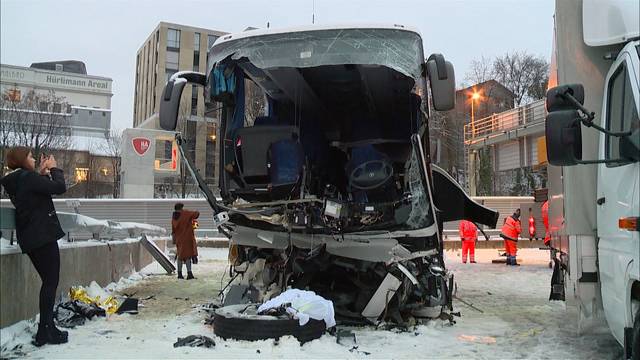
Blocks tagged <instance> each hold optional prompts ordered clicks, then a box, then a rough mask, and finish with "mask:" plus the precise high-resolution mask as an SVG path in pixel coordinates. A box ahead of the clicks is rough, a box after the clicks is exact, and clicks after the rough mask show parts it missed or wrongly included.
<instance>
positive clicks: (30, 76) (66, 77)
mask: <svg viewBox="0 0 640 360" xmlns="http://www.w3.org/2000/svg"><path fill="white" fill-rule="evenodd" d="M0 80H2V83H5V84H19V85H26V86H32V87H40V86H47V85H48V86H50V87H51V88H57V89H69V90H72V89H73V90H86V91H93V92H96V91H97V92H103V93H111V83H112V80H111V79H108V78H100V77H96V76H89V75H75V74H70V73H62V72H54V71H47V70H40V69H31V68H23V67H16V66H11V65H2V68H1V69H0Z"/></svg>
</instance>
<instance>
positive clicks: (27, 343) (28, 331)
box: [0, 273, 147, 359]
mask: <svg viewBox="0 0 640 360" xmlns="http://www.w3.org/2000/svg"><path fill="white" fill-rule="evenodd" d="M145 278H147V276H146V275H144V274H140V273H133V274H131V275H130V276H129V277H127V278H124V277H123V278H120V280H119V281H118V282H117V283H115V282H112V283H110V284H109V285H107V286H105V287H104V288H102V287H100V285H99V284H98V283H96V282H95V281H92V282H91V284H90V285H89V286H88V287H85V288H84V289H85V291H86V293H87V295H88V296H89V297H92V298H95V297H97V296H99V297H100V299H106V298H108V297H109V296H111V295H112V293H114V292H116V291H120V290H122V289H126V288H127V287H130V286H132V285H134V284H136V283H137V282H139V281H141V280H144V279H145ZM66 300H68V296H65V297H64V298H63V300H62V301H63V302H64V301H66ZM118 316H128V315H118ZM39 321H40V315H39V314H38V315H36V316H35V317H34V318H33V319H29V320H23V321H20V322H17V323H15V324H13V325H11V326H7V327H5V328H0V359H10V358H19V357H25V356H27V355H28V354H29V353H30V352H32V351H34V350H36V349H38V348H36V347H35V346H34V345H32V344H31V341H32V340H33V337H34V336H35V334H36V331H37V330H38V322H39ZM104 321H109V320H108V318H99V317H95V318H93V319H92V320H87V324H89V323H90V322H94V323H95V322H98V323H102V322H104ZM94 326H95V325H94ZM97 326H102V327H104V324H103V325H97ZM67 330H69V329H67Z"/></svg>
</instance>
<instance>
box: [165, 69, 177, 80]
mask: <svg viewBox="0 0 640 360" xmlns="http://www.w3.org/2000/svg"><path fill="white" fill-rule="evenodd" d="M175 73H177V71H176V70H169V69H167V72H166V75H167V80H166V82H169V79H170V78H171V75H173V74H175Z"/></svg>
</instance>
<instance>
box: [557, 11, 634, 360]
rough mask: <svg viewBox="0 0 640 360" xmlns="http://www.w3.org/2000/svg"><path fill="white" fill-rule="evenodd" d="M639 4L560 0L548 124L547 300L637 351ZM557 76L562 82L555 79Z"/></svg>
mask: <svg viewBox="0 0 640 360" xmlns="http://www.w3.org/2000/svg"><path fill="white" fill-rule="evenodd" d="M639 13H640V3H638V2H637V1H624V0H582V1H574V2H568V1H561V0H557V1H556V14H555V31H554V32H555V37H554V53H553V56H552V72H551V75H550V84H549V85H550V87H551V88H550V89H549V91H548V92H547V98H546V108H547V111H548V114H547V118H546V123H545V138H546V144H547V157H548V160H549V164H550V166H549V194H550V195H549V204H550V207H549V208H550V210H549V214H550V216H549V222H550V235H551V239H552V240H551V244H552V245H551V246H552V248H553V249H554V250H555V251H557V252H558V254H559V256H558V257H557V258H556V260H555V262H556V268H555V270H554V277H553V280H552V291H551V296H550V298H551V299H562V300H566V301H567V304H568V305H571V306H575V307H576V308H577V309H578V314H579V321H578V324H579V329H580V330H581V329H582V325H583V324H584V323H585V322H584V320H586V319H594V318H599V317H600V315H604V319H606V322H607V324H608V326H609V328H610V329H611V333H612V334H613V336H614V337H615V338H616V339H617V340H618V342H619V343H620V344H621V345H622V346H623V347H624V350H625V355H626V357H627V358H631V357H633V358H634V359H637V358H639V357H640V311H639V309H640V236H639V235H640V227H639V218H640V189H639V187H640V162H639V161H640V120H639V116H638V114H639V111H640V88H639V87H640V85H639V84H640V60H639V59H640V41H639V40H640V30H639V28H640V26H639V22H640V20H639V18H638V14H639ZM558 84H560V85H559V86H558Z"/></svg>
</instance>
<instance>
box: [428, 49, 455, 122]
mask: <svg viewBox="0 0 640 360" xmlns="http://www.w3.org/2000/svg"><path fill="white" fill-rule="evenodd" d="M426 70H427V76H428V78H429V83H430V84H431V96H432V98H433V108H434V109H436V110H438V111H446V110H452V109H453V108H454V107H455V106H456V77H455V73H454V70H453V64H451V63H450V62H449V61H446V60H445V59H444V56H442V54H433V55H431V56H429V59H427V63H426Z"/></svg>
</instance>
